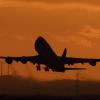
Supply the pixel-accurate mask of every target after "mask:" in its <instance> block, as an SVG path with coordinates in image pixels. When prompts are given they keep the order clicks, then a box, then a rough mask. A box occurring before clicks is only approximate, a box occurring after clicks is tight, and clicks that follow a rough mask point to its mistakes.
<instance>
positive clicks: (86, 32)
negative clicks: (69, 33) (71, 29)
mask: <svg viewBox="0 0 100 100" xmlns="http://www.w3.org/2000/svg"><path fill="white" fill-rule="evenodd" d="M78 34H79V35H81V36H85V37H89V38H93V39H95V38H97V39H100V29H95V28H92V27H91V26H85V27H84V28H83V29H82V30H81V32H78Z"/></svg>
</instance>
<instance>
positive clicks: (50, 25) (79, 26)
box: [0, 0, 100, 80]
mask: <svg viewBox="0 0 100 100" xmlns="http://www.w3.org/2000/svg"><path fill="white" fill-rule="evenodd" d="M38 36H43V37H44V38H46V39H47V41H48V42H49V44H50V45H51V46H52V48H53V50H54V51H55V52H56V54H58V55H62V52H63V50H64V48H65V47H66V48H68V54H67V56H72V57H82V58H100V0H0V55H1V56H30V55H36V51H35V49H34V42H35V40H36V38H37V37H38ZM6 66H7V65H6V64H4V67H6ZM12 66H13V67H14V69H15V70H16V74H17V75H20V76H22V77H23V76H24V77H32V78H35V79H38V80H54V79H75V75H76V72H77V71H68V72H65V73H54V72H49V73H48V72H44V71H41V72H36V71H35V70H34V69H35V68H34V66H33V65H32V64H29V63H28V64H27V65H23V64H16V63H13V65H12ZM77 66H78V67H86V68H87V70H86V71H81V72H80V74H81V75H80V78H81V79H84V80H87V79H90V80H91V79H92V80H100V64H99V63H97V66H96V67H95V68H94V67H91V66H89V64H85V65H83V66H82V65H81V64H79V65H75V66H74V67H77Z"/></svg>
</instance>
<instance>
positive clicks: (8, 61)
mask: <svg viewBox="0 0 100 100" xmlns="http://www.w3.org/2000/svg"><path fill="white" fill-rule="evenodd" d="M5 62H6V63H7V64H12V62H13V61H12V59H11V58H9V57H8V58H6V60H5Z"/></svg>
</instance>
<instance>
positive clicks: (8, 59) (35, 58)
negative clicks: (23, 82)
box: [0, 55, 39, 64]
mask: <svg viewBox="0 0 100 100" xmlns="http://www.w3.org/2000/svg"><path fill="white" fill-rule="evenodd" d="M38 58H39V57H38V55H37V56H22V57H2V56H1V57H0V59H4V60H5V62H6V63H8V64H12V63H13V61H16V62H21V63H23V64H26V63H27V62H28V61H29V62H31V63H33V64H35V63H36V62H37V61H38Z"/></svg>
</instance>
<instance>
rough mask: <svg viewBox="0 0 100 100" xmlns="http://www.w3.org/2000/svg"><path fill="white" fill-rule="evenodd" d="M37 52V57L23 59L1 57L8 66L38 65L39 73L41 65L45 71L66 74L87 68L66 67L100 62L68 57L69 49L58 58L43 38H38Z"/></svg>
mask: <svg viewBox="0 0 100 100" xmlns="http://www.w3.org/2000/svg"><path fill="white" fill-rule="evenodd" d="M35 50H36V51H37V53H38V55H35V56H21V57H10V56H7V57H3V56H0V59H4V60H5V62H6V63H7V64H12V63H13V61H16V62H17V63H18V62H21V63H23V64H26V63H27V62H31V63H32V64H36V68H37V71H40V70H41V65H42V64H43V65H45V68H44V70H45V71H49V70H50V69H51V70H52V71H53V72H65V71H66V70H84V69H86V68H71V67H67V68H66V67H65V64H67V65H74V64H77V63H82V64H84V63H89V64H90V65H92V66H95V65H96V63H97V62H100V59H92V58H90V59H89V58H74V57H67V56H66V54H67V49H66V48H65V49H64V52H63V54H62V56H57V55H56V53H55V52H54V51H53V49H52V48H51V47H50V45H49V44H48V42H47V41H46V40H45V39H44V38H43V37H41V36H39V37H38V38H37V40H36V41H35Z"/></svg>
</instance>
